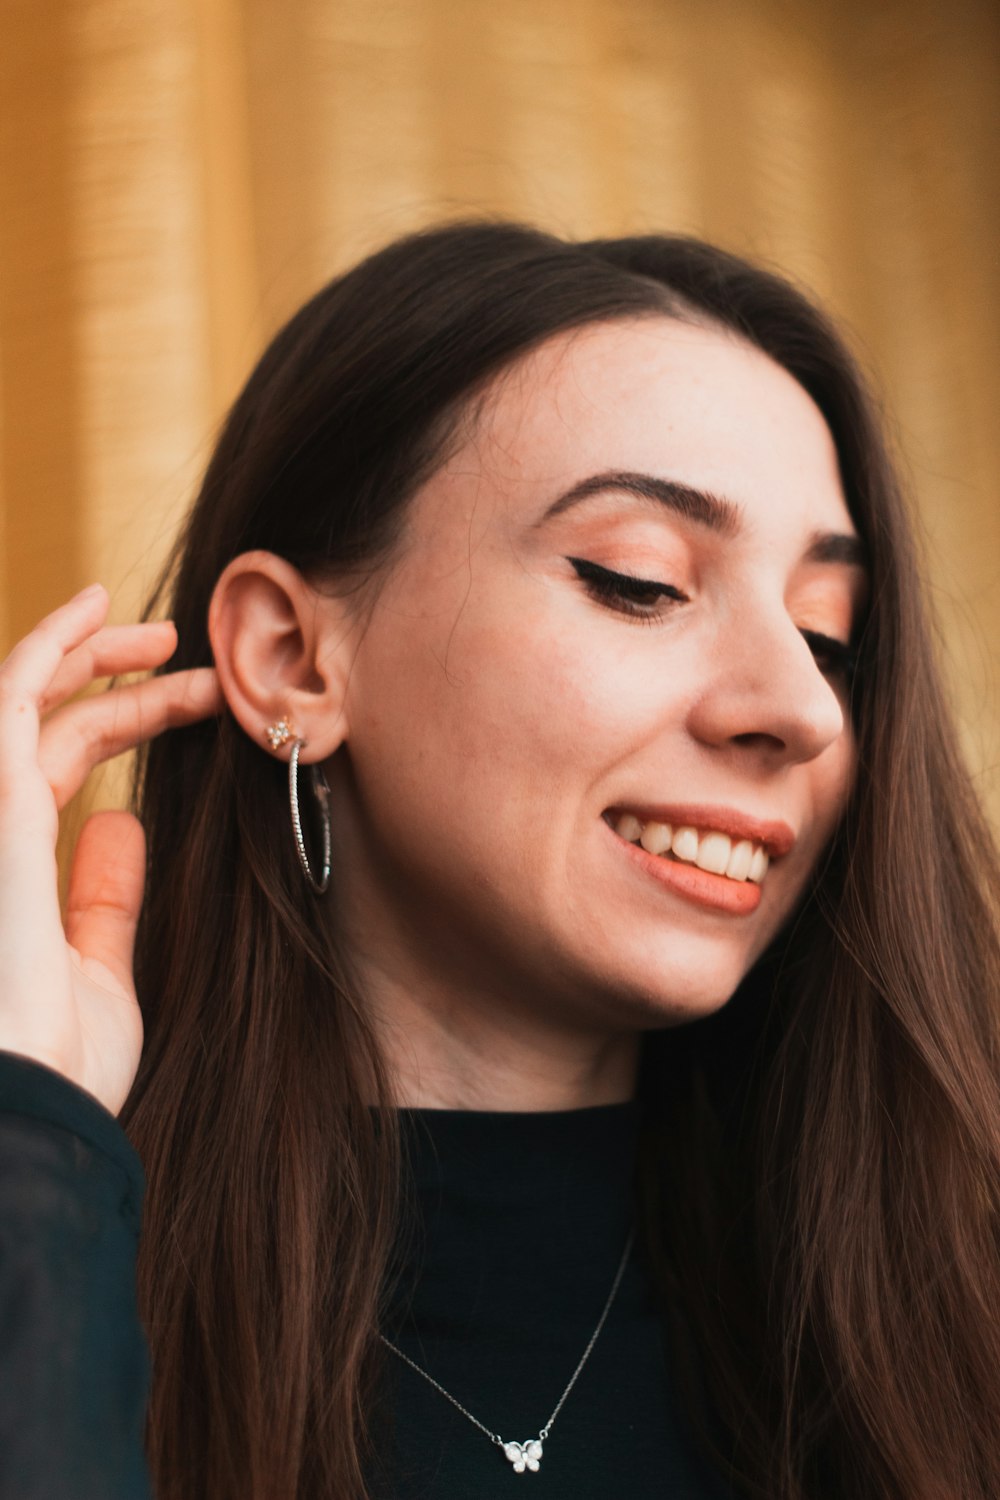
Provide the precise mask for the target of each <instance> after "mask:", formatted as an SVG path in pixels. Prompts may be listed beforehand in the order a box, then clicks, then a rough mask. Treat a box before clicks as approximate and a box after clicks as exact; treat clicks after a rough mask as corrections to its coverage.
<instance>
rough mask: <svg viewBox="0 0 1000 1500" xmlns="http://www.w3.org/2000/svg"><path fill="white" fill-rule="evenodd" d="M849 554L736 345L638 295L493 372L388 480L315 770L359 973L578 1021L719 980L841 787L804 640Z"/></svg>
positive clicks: (812, 419)
mask: <svg viewBox="0 0 1000 1500" xmlns="http://www.w3.org/2000/svg"><path fill="white" fill-rule="evenodd" d="M858 552H859V548H858V546H857V542H856V538H855V533H854V527H853V525H852V522H851V518H850V516H849V514H848V511H847V507H846V505H845V501H844V496H843V493H842V488H841V483H840V478H839V474H838V465H837V458H836V454H835V451H834V446H833V442H832V440H831V437H830V433H829V431H828V429H827V427H826V425H825V423H824V421H823V418H822V417H821V415H820V413H819V411H818V410H817V408H816V407H815V406H814V404H813V402H812V401H811V399H810V398H809V396H807V395H806V394H805V392H804V391H803V390H802V389H801V387H800V386H799V385H798V384H797V383H796V382H795V381H794V380H793V379H792V378H791V377H790V376H789V375H788V374H787V373H786V372H785V371H783V370H782V369H781V368H780V367H779V366H777V365H776V364H774V363H772V362H771V361H770V360H769V359H767V358H766V357H765V356H764V355H762V354H761V353H759V352H757V351H755V350H754V349H752V348H751V347H750V346H749V345H747V344H744V343H742V342H740V341H738V340H737V339H735V338H733V337H731V336H728V335H726V334H724V333H721V332H719V331H716V330H714V329H710V328H705V327H698V326H690V325H686V324H682V323H679V322H676V321H673V320H669V319H666V318H663V319H659V318H648V319H645V320H641V321H635V322H630V323H607V324H601V325H595V326H591V327H588V328H586V329H584V330H582V331H577V332H574V333H572V334H569V335H564V336H559V337H557V338H553V339H552V340H550V341H549V342H548V343H546V344H545V345H543V346H542V347H541V348H540V349H539V350H538V351H537V352H535V353H534V354H532V355H530V356H528V357H526V358H524V359H523V360H522V361H520V362H519V363H518V364H517V365H515V366H514V367H513V368H512V369H511V370H510V371H508V372H507V373H506V374H505V375H504V376H503V377H502V378H501V379H500V380H499V381H498V382H497V383H496V385H495V386H494V388H493V390H492V391H491V393H490V396H489V399H488V401H487V403H486V405H485V408H484V410H483V411H482V412H481V414H480V416H479V417H478V419H477V421H476V423H475V426H474V430H472V431H471V432H470V434H469V435H468V437H467V440H465V441H463V442H462V445H461V447H460V448H459V449H458V450H457V451H456V452H454V454H453V456H452V457H451V459H450V461H449V462H448V463H447V464H446V465H445V467H444V468H442V469H441V470H440V471H439V472H438V473H436V474H435V475H434V476H433V478H431V479H430V480H429V481H428V482H427V483H426V484H425V485H424V487H423V488H422V489H421V490H420V491H419V492H418V494H417V495H416V497H415V498H414V500H413V503H412V506H411V508H410V511H409V515H408V523H407V527H406V532H405V535H404V537H403V539H402V542H401V545H400V547H399V550H398V553H397V555H396V558H395V560H394V562H393V563H392V565H391V566H390V568H389V570H388V572H387V574H386V576H385V578H384V580H383V582H382V587H381V591H380V594H379V597H378V601H377V604H376V606H375V608H374V613H373V615H372V617H371V619H370V622H369V623H368V625H367V627H366V628H365V630H364V631H363V633H361V634H360V636H359V641H358V645H357V651H356V656H355V659H354V662H353V667H352V671H351V676H350V682H349V687H348V694H347V700H346V724H347V736H348V738H347V744H346V747H345V749H344V750H342V751H341V752H340V753H339V754H338V756H336V757H335V758H334V760H333V761H332V763H331V765H330V768H329V769H330V773H331V779H332V781H333V787H334V807H333V812H334V820H335V822H334V826H335V828H336V830H337V842H338V847H339V851H340V864H341V866H342V868H343V871H344V875H343V878H342V880H341V882H340V886H341V891H342V897H341V899H342V900H343V901H344V902H346V907H345V920H346V922H347V923H348V929H349V931H350V933H352V934H353V937H354V941H355V943H356V945H357V948H358V950H359V954H360V955H361V957H362V958H363V960H364V961H365V962H366V963H367V965H368V968H369V972H370V973H372V972H374V974H375V975H376V989H377V987H378V976H381V978H382V981H383V982H384V985H385V986H386V987H388V989H392V988H393V987H395V988H396V989H397V990H399V989H400V988H404V989H406V991H407V992H408V993H409V994H411V995H418V996H433V997H434V998H433V1003H434V1004H435V1005H436V1006H437V1007H438V1008H439V1009H440V1008H441V1007H442V1006H443V1007H444V1008H445V1009H447V1007H448V1006H449V1005H454V1006H456V1007H458V1010H459V1011H461V1009H462V1007H466V1008H474V1009H475V1008H478V1009H479V1010H481V1011H482V1013H483V1014H487V1013H492V1014H494V1015H496V1014H497V1013H498V1007H499V1010H500V1013H502V1014H503V1015H505V1016H507V1017H508V1018H511V1017H513V1016H514V1015H515V1014H520V1015H521V1017H522V1018H524V1017H528V1016H535V1017H543V1016H544V1017H547V1018H549V1019H553V1020H555V1019H557V1020H558V1022H559V1024H560V1025H566V1024H576V1025H579V1026H581V1027H583V1028H584V1029H587V1030H588V1031H591V1032H593V1033H594V1034H595V1035H596V1034H600V1033H601V1032H602V1031H607V1030H612V1031H619V1032H620V1031H621V1030H623V1029H624V1030H632V1031H639V1030H642V1029H646V1028H651V1027H657V1026H663V1025H670V1024H675V1023H677V1022H679V1021H682V1020H685V1019H690V1018H693V1017H695V1016H699V1015H702V1014H704V1013H706V1012H709V1011H712V1010H714V1009H716V1008H718V1007H719V1006H720V1005H722V1004H723V1003H724V1002H725V1001H726V1000H727V999H728V997H729V996H730V995H731V994H732V993H733V991H734V989H735V988H736V986H737V984H738V983H739V981H740V979H741V978H742V976H743V975H744V974H745V973H746V972H747V970H748V969H749V968H750V966H751V965H752V964H753V963H754V961H755V960H756V959H757V958H758V957H759V955H760V954H761V953H762V951H763V950H764V948H765V947H766V946H767V944H768V943H769V941H770V940H771V939H772V938H773V937H774V935H775V933H776V932H777V931H778V929H779V928H780V927H781V926H782V924H783V923H784V922H785V920H786V919H787V918H788V916H789V914H790V913H791V911H792V910H793V908H794V907H795V905H796V903H797V901H798V900H799V898H800V896H801V894H802V892H803V889H804V887H805V885H806V883H807V881H808V880H809V877H810V874H811V872H812V871H813V869H814V867H815V865H816V863H817V860H818V859H819V858H820V856H821V853H822V851H823V848H824V845H826V843H827V841H828V840H829V838H830V835H831V832H832V830H833V828H834V824H835V823H836V821H837V817H838V814H839V813H840V811H841V808H842V806H843V803H844V800H845V797H846V795H847V791H848V787H849V783H850V780H851V775H852V768H853V759H854V751H853V745H852V738H851V729H850V724H849V721H848V717H847V712H846V695H847V683H846V679H845V675H844V673H843V672H842V671H841V666H840V662H839V659H838V652H837V650H836V648H835V647H832V646H829V645H824V643H823V642H822V641H819V640H817V639H816V637H817V636H818V637H826V638H829V640H830V641H832V642H838V643H845V644H846V643H847V642H848V641H849V639H850V635H851V630H852V621H853V620H854V618H855V615H856V612H857V610H858V609H859V607H860V605H861V600H862V589H863V573H862V571H861V569H860V567H859V566H858V564H857V561H856V556H857V554H858ZM623 578H624V581H623ZM628 579H633V580H636V579H637V580H642V581H643V582H642V583H641V584H638V583H635V582H631V583H630V582H628V581H627V580H628ZM664 827H669V828H670V829H671V830H672V832H673V843H672V844H668V843H667V839H668V837H669V835H667V834H665V833H664V832H663V828H664ZM681 829H685V830H687V831H686V832H684V833H679V830H681ZM691 830H694V832H693V833H692V832H691ZM640 833H641V834H642V836H643V842H644V843H646V844H648V845H649V850H647V849H644V848H643V847H642V845H641V844H640V843H638V842H637V841H636V840H637V838H638V836H639V835H640ZM664 846H666V849H667V850H668V851H669V852H666V853H664V852H655V851H657V850H660V851H662V850H663V849H664ZM650 851H654V852H650ZM761 851H763V853H764V854H767V855H768V856H769V861H770V862H769V864H768V866H767V869H766V873H764V874H763V876H762V877H761V870H762V866H763V863H764V859H763V854H762V853H761ZM727 869H728V871H729V873H728V874H726V873H720V872H721V871H725V870H727ZM748 875H749V877H750V878H747V876H748ZM754 877H756V878H754Z"/></svg>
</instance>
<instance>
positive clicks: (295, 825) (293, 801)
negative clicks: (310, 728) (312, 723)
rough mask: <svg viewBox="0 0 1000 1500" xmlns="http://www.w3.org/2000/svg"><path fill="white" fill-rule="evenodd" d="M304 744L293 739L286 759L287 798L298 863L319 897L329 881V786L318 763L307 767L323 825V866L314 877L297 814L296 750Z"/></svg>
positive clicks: (297, 770) (297, 758)
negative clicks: (319, 872) (290, 810)
mask: <svg viewBox="0 0 1000 1500" xmlns="http://www.w3.org/2000/svg"><path fill="white" fill-rule="evenodd" d="M304 744H305V740H299V739H297V740H296V741H295V743H294V744H293V746H292V752H291V756H290V758H289V761H288V800H289V803H290V805H291V809H292V832H293V833H294V834H295V848H296V852H297V853H298V856H299V863H300V864H301V866H302V869H303V871H304V872H305V877H306V879H307V880H308V882H309V884H310V885H311V886H312V888H313V890H314V891H315V892H316V895H317V896H322V894H323V892H324V891H325V890H326V888H327V886H328V885H329V883H330V788H329V786H328V784H327V780H326V777H325V776H324V775H323V772H322V771H321V770H320V768H319V766H310V767H309V777H310V780H311V781H312V788H313V795H314V796H315V798H316V802H317V805H318V807H319V816H320V822H321V823H322V826H323V869H322V872H321V874H320V878H319V880H317V879H316V877H315V876H314V875H313V872H312V870H311V869H310V867H309V856H308V855H307V854H306V845H305V840H304V839H303V837H302V818H301V815H300V813H299V751H300V750H301V749H302V746H303V745H304Z"/></svg>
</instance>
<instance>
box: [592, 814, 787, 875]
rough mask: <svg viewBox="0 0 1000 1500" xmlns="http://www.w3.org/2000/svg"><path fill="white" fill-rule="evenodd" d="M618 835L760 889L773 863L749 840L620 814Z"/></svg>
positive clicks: (650, 851)
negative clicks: (673, 827)
mask: <svg viewBox="0 0 1000 1500" xmlns="http://www.w3.org/2000/svg"><path fill="white" fill-rule="evenodd" d="M614 828H615V832H616V833H617V834H618V836H619V838H623V839H625V840H626V841H627V842H628V843H630V844H635V843H639V844H641V845H642V847H643V848H644V849H645V850H646V851H647V853H649V854H656V855H660V856H663V855H667V854H671V853H672V854H673V856H674V858H675V859H678V860H680V861H681V862H682V863H683V864H689V865H697V866H698V868H699V870H706V871H708V873H709V874H711V875H725V876H726V877H727V879H729V880H736V881H744V880H750V881H752V882H753V883H754V885H760V883H761V881H762V880H763V879H764V876H765V875H766V874H767V869H768V865H769V864H770V860H769V859H768V857H767V855H766V854H765V852H764V850H763V848H761V847H760V846H759V845H755V844H753V843H752V842H751V841H750V839H740V840H738V841H737V842H735V843H734V841H733V840H732V839H731V838H730V837H729V835H728V834H725V833H718V832H716V831H714V830H710V831H709V832H707V833H699V832H698V830H697V828H689V827H684V828H676V829H671V827H670V824H669V823H657V822H655V821H651V822H649V823H643V822H642V821H641V820H640V819H639V818H637V817H636V816H635V814H634V813H629V812H626V813H619V814H618V817H617V818H616V819H615V824H614Z"/></svg>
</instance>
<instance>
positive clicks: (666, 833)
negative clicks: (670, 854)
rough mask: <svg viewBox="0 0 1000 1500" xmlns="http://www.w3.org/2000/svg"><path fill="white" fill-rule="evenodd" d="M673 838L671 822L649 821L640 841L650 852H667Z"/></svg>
mask: <svg viewBox="0 0 1000 1500" xmlns="http://www.w3.org/2000/svg"><path fill="white" fill-rule="evenodd" d="M672 838H673V829H672V828H671V827H670V824H669V823H647V824H646V826H645V827H644V828H643V830H642V833H641V835H640V837H639V842H640V844H641V845H642V847H643V848H644V849H645V850H646V851H647V852H648V853H649V854H666V853H667V851H668V850H669V848H670V844H671V840H672Z"/></svg>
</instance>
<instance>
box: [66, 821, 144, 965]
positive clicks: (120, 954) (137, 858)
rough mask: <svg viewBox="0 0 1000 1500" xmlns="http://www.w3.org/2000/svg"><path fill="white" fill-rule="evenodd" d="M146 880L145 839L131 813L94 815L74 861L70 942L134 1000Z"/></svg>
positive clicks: (68, 924) (69, 902) (68, 910)
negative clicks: (135, 956)
mask: <svg viewBox="0 0 1000 1500" xmlns="http://www.w3.org/2000/svg"><path fill="white" fill-rule="evenodd" d="M145 878H146V836H145V834H144V833H143V831H142V824H141V823H140V822H139V820H138V818H135V817H133V816H132V814H131V813H127V812H98V813H93V814H92V815H91V816H90V817H89V818H88V819H87V821H86V823H85V824H84V825H83V829H82V831H81V833H80V837H79V839H78V841H77V845H76V852H75V854H74V856H73V866H72V869H71V871H70V878H69V896H68V899H67V903H66V938H67V941H68V942H69V943H70V944H71V946H72V947H74V948H75V949H76V951H77V952H78V953H79V954H80V957H81V958H85V959H86V958H90V959H96V960H97V961H98V963H101V964H103V965H104V967H105V968H106V969H107V970H108V971H109V972H110V974H111V975H112V977H113V978H114V979H115V980H116V982H117V983H118V984H120V985H121V987H122V989H123V990H125V991H127V992H128V993H129V994H131V993H132V992H133V990H134V983H133V979H132V951H133V948H134V946H135V929H136V923H137V921H138V919H139V908H140V906H141V904H142V892H143V887H144V885H145Z"/></svg>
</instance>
